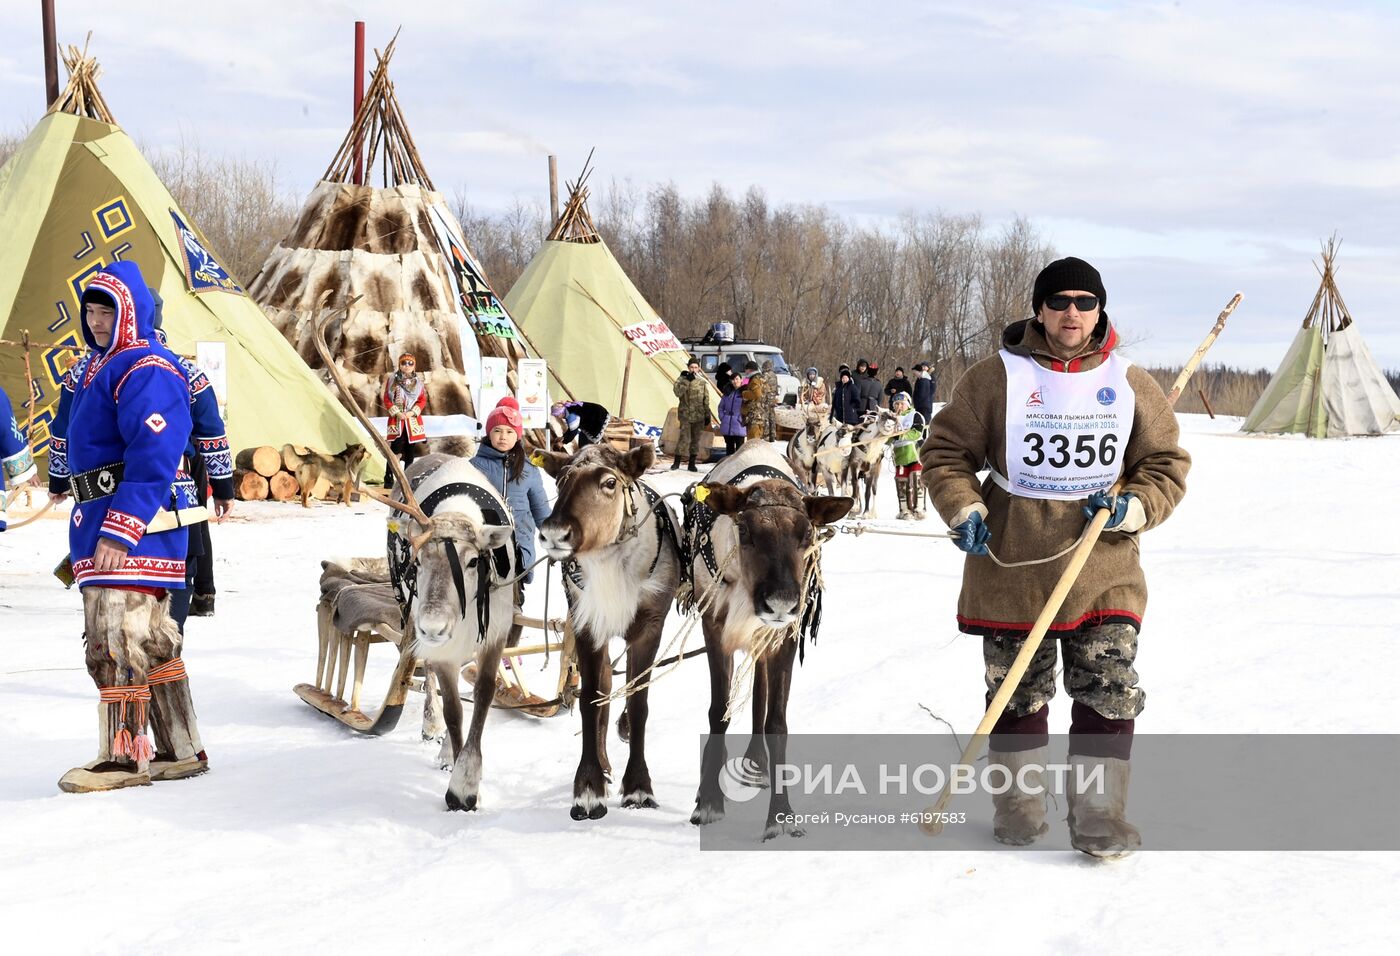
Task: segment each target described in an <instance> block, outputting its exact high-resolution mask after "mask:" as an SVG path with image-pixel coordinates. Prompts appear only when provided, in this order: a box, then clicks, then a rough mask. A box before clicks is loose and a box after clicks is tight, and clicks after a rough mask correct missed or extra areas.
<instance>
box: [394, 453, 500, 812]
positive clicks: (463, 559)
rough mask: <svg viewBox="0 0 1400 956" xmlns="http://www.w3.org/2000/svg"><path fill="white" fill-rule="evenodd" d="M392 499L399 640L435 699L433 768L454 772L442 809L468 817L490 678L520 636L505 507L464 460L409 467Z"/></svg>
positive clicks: (426, 460) (425, 461) (428, 459)
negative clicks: (462, 686)
mask: <svg viewBox="0 0 1400 956" xmlns="http://www.w3.org/2000/svg"><path fill="white" fill-rule="evenodd" d="M395 464H397V462H395ZM391 501H392V502H393V503H394V505H395V506H396V507H398V508H399V509H400V510H401V511H403V512H404V513H405V514H404V515H403V516H401V517H396V518H391V519H390V521H389V529H390V534H389V567H390V570H391V578H392V580H393V583H394V588H395V591H396V594H397V596H398V598H399V602H400V604H401V605H402V606H403V607H405V608H406V610H407V614H408V618H409V622H410V623H411V625H412V627H411V631H409V632H408V633H405V635H404V638H405V640H412V641H413V646H412V651H413V653H414V655H415V656H416V657H418V658H419V660H421V661H422V663H423V666H424V668H425V669H427V670H429V671H430V672H431V676H432V677H433V678H435V680H436V683H437V686H438V687H439V688H440V689H441V694H442V711H443V719H444V721H445V722H446V725H447V735H446V736H445V737H444V738H443V741H442V749H441V750H440V751H439V753H438V761H439V764H440V765H441V766H442V767H443V769H447V768H451V770H452V776H451V778H450V779H449V781H448V784H447V797H446V799H447V808H448V809H449V810H475V809H476V807H477V800H478V794H479V791H480V785H481V732H482V728H483V727H484V726H485V724H486V714H487V712H488V711H489V710H490V709H491V701H492V699H493V698H494V696H495V691H496V671H497V668H498V666H499V664H500V660H501V652H502V649H503V648H504V647H505V646H506V642H507V640H514V639H518V638H519V632H520V628H519V626H518V625H516V624H515V592H514V589H513V588H512V587H511V586H510V585H511V583H513V581H514V578H515V576H516V575H517V574H518V573H519V572H520V571H521V570H522V569H521V568H520V567H518V564H519V558H518V552H517V551H516V548H515V528H514V526H513V522H512V520H511V512H510V507H509V506H508V505H507V504H506V503H505V501H504V500H503V499H502V498H501V496H500V495H499V494H497V493H496V491H495V489H494V488H492V487H491V483H490V481H489V480H488V479H487V478H486V476H485V475H483V474H482V473H481V472H480V471H478V470H477V469H476V467H475V466H473V465H472V463H471V462H469V461H467V460H466V459H464V458H453V457H451V456H449V455H441V454H432V455H427V456H425V457H423V458H420V459H419V460H417V461H415V462H414V463H413V464H412V465H411V466H410V467H409V468H408V471H407V474H406V476H405V479H404V480H402V481H400V482H399V483H398V485H397V486H396V487H395V489H394V495H393V498H392V499H391ZM420 501H421V502H422V504H420V503H419V502H420ZM472 660H475V661H476V666H477V671H476V674H477V676H476V681H475V684H474V686H473V688H472V721H471V728H470V730H469V731H468V733H467V737H466V741H465V745H464V743H463V740H462V699H461V696H460V695H459V694H458V680H459V678H460V676H461V673H462V668H463V667H465V666H466V664H467V663H468V662H469V661H472ZM430 683H431V681H430Z"/></svg>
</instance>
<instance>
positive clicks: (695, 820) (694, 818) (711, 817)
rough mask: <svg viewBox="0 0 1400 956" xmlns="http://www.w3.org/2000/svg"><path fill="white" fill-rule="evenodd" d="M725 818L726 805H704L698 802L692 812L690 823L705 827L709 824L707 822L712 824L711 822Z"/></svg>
mask: <svg viewBox="0 0 1400 956" xmlns="http://www.w3.org/2000/svg"><path fill="white" fill-rule="evenodd" d="M723 819H724V807H723V806H718V807H715V806H704V805H702V804H696V805H695V810H694V811H693V812H692V813H691V814H690V823H691V825H692V826H697V827H703V826H705V825H707V824H710V823H718V822H719V821H720V820H723Z"/></svg>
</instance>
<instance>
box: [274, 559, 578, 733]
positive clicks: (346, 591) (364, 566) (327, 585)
mask: <svg viewBox="0 0 1400 956" xmlns="http://www.w3.org/2000/svg"><path fill="white" fill-rule="evenodd" d="M322 568H323V573H322V575H321V600H320V601H319V602H318V603H317V605H316V630H317V653H316V678H315V681H314V683H304V684H297V685H296V686H295V687H293V688H292V690H293V692H294V693H295V694H296V695H297V696H298V697H300V698H301V699H302V700H304V701H306V702H307V703H308V704H310V705H311V706H312V707H314V708H316V709H317V710H318V711H320V712H321V713H323V714H325V715H326V716H328V717H333V718H335V719H336V720H338V721H340V722H341V723H342V724H344V725H345V726H347V727H349V728H350V729H351V730H354V731H356V732H358V733H361V734H365V735H367V736H371V737H377V736H379V735H380V734H386V733H388V732H389V731H391V730H393V729H394V728H395V727H396V726H398V722H399V718H400V717H401V716H402V715H403V708H404V703H405V701H406V700H407V698H408V693H409V691H411V690H417V691H427V690H435V682H429V681H426V680H424V677H423V673H422V671H421V669H420V668H419V662H418V660H417V659H416V658H415V656H414V655H413V654H412V653H411V652H410V650H409V645H410V644H411V643H412V641H411V640H405V639H404V635H403V632H402V631H401V630H400V628H399V626H398V620H399V612H398V605H397V604H395V603H394V600H393V595H392V592H391V591H390V590H389V585H388V571H387V568H385V567H384V562H383V561H382V559H381V560H377V561H376V560H372V559H371V560H363V561H361V560H356V561H354V562H352V563H351V567H350V568H341V567H339V566H337V565H333V564H331V563H330V562H323V563H322ZM352 595H353V596H352ZM515 623H516V624H517V625H519V626H520V627H521V628H529V629H532V630H538V631H542V632H543V633H544V637H543V639H542V640H540V641H538V642H535V643H522V644H521V645H519V646H517V647H513V648H510V649H509V651H510V656H511V657H513V658H524V657H527V656H530V655H534V654H543V653H545V651H546V650H548V651H549V653H551V654H557V655H558V656H559V679H558V685H557V688H556V693H555V696H554V699H553V700H545V699H544V698H542V697H539V696H537V695H535V694H533V693H531V692H530V690H529V688H528V687H526V686H525V683H524V680H523V679H522V678H521V677H520V674H519V672H520V671H521V670H523V669H524V668H523V667H514V668H511V669H509V671H507V673H511V674H512V675H513V676H514V678H515V679H514V680H500V681H498V682H497V685H498V694H497V700H496V702H495V703H496V705H497V706H500V707H503V708H507V709H511V710H520V711H521V712H522V713H529V714H532V715H534V716H542V717H543V716H553V715H554V714H555V713H557V712H558V710H559V707H560V706H561V705H562V706H570V707H571V706H572V704H573V699H574V697H575V696H577V687H578V681H577V679H576V677H575V678H574V679H572V680H571V675H576V673H577V665H576V664H575V661H574V637H573V629H572V628H570V627H569V626H568V625H567V623H566V622H564V621H561V620H550V621H548V622H546V621H543V620H540V619H539V618H532V617H526V616H524V615H522V614H520V613H518V612H517V613H516V615H515ZM375 644H389V645H391V646H392V647H394V648H395V650H397V651H398V664H397V665H396V666H395V667H394V671H393V674H392V675H391V677H390V679H389V687H388V689H387V691H386V692H385V694H384V697H383V700H382V701H381V702H380V703H379V704H378V705H377V706H368V707H366V706H364V705H363V703H362V694H363V690H364V682H365V666H366V664H367V663H368V660H369V649H370V647H371V645H375ZM352 665H353V669H352ZM468 666H469V667H470V666H471V665H468ZM503 683H504V684H505V685H506V686H505V688H504V694H502V692H501V691H502V688H501V684H503ZM347 685H348V688H347ZM347 689H348V691H349V693H348V696H347ZM522 705H523V706H522Z"/></svg>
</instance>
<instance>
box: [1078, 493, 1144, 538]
mask: <svg viewBox="0 0 1400 956" xmlns="http://www.w3.org/2000/svg"><path fill="white" fill-rule="evenodd" d="M1136 499H1137V496H1136V495H1134V494H1133V493H1132V492H1130V491H1125V492H1123V493H1122V494H1121V495H1111V494H1109V493H1108V492H1107V491H1096V492H1094V493H1093V494H1092V495H1090V496H1089V501H1088V504H1086V505H1085V506H1084V517H1086V518H1092V517H1093V516H1094V515H1095V514H1097V513H1098V511H1099V509H1100V508H1106V509H1108V524H1106V525H1104V526H1103V529H1104V530H1105V531H1118V530H1133V531H1135V530H1137V529H1136V528H1123V527H1122V525H1123V520H1124V519H1125V518H1127V517H1128V508H1129V507H1130V506H1131V504H1132V503H1133V502H1134V501H1135V500H1136ZM1135 510H1136V511H1138V512H1139V513H1141V511H1142V503H1141V502H1138V507H1137V508H1136V509H1135ZM1139 527H1141V525H1140V524H1139Z"/></svg>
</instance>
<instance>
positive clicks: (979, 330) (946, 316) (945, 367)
mask: <svg viewBox="0 0 1400 956" xmlns="http://www.w3.org/2000/svg"><path fill="white" fill-rule="evenodd" d="M21 142H22V137H21V136H17V135H14V134H0V165H3V163H4V162H5V161H6V160H7V159H8V158H9V157H10V156H11V155H12V154H13V153H14V151H15V149H16V148H17V147H18V146H19V144H20V143H21ZM150 156H151V164H152V166H153V167H154V168H155V171H156V173H157V175H159V176H160V178H161V180H162V181H163V182H164V183H165V185H166V186H167V187H168V188H169V189H170V192H171V193H172V195H174V197H175V200H176V201H177V202H178V203H179V204H180V206H181V208H183V209H184V210H185V212H186V213H188V214H189V216H190V218H191V219H192V220H193V221H194V222H195V223H197V224H198V227H199V229H200V230H201V231H202V232H203V233H204V234H205V236H206V237H207V238H208V239H209V241H210V244H211V245H212V246H213V247H214V249H215V250H216V251H217V252H218V254H219V255H220V256H221V257H222V260H223V262H224V264H225V265H226V266H227V267H228V268H229V270H230V271H231V272H232V274H233V275H234V276H235V277H236V278H238V279H239V280H240V281H241V282H244V283H246V282H248V281H250V280H251V279H252V277H253V276H254V275H256V274H257V271H258V269H259V268H261V266H262V263H263V261H264V260H265V259H266V258H267V255H268V253H269V252H270V251H271V250H272V247H273V246H274V245H275V244H276V243H277V242H278V240H279V239H281V237H282V236H284V235H285V234H286V233H287V232H288V230H289V229H290V228H291V225H292V223H293V221H294V220H295V218H296V216H297V214H298V212H299V205H298V203H297V202H296V201H294V200H292V199H289V198H288V197H287V195H286V191H285V186H284V184H283V183H281V182H280V181H279V179H278V176H277V170H276V168H275V166H273V165H272V164H270V163H264V162H258V161H253V160H247V159H231V158H226V157H215V156H211V155H209V154H208V153H206V152H204V151H203V150H202V149H201V148H199V147H198V146H197V145H191V144H188V143H185V144H181V145H180V146H179V147H176V148H174V149H170V150H161V151H152V152H151V153H150ZM451 204H452V205H453V207H454V211H455V212H456V213H457V215H458V218H459V219H460V220H461V222H462V227H463V230H464V232H465V236H466V239H467V242H468V244H469V245H470V246H471V247H472V249H473V250H474V251H475V252H476V254H477V256H478V257H479V258H480V259H481V260H482V264H483V266H484V267H485V268H486V272H487V275H488V276H489V277H490V278H491V281H492V284H493V285H494V286H495V287H496V289H497V291H498V292H500V293H502V294H504V293H505V292H506V291H507V290H509V289H510V287H511V286H512V285H513V284H514V283H515V280H516V279H517V278H519V276H520V274H521V273H522V272H523V271H524V270H525V267H526V266H527V265H529V262H530V260H531V258H533V257H534V255H535V253H536V252H537V251H538V250H539V247H540V245H541V243H542V242H543V241H544V235H545V233H546V232H547V231H548V228H549V225H550V224H549V222H548V213H547V211H546V210H545V208H544V207H543V205H542V204H539V203H524V202H520V201H518V200H517V201H516V202H515V203H514V204H513V205H512V206H511V207H510V208H508V209H506V210H505V211H503V212H500V213H495V214H482V213H479V212H477V211H476V210H474V209H473V208H472V207H471V206H470V204H469V203H468V202H467V199H466V195H465V193H464V192H463V191H461V190H458V192H457V193H456V195H455V197H454V198H453V200H452V202H451ZM592 205H593V213H594V221H595V223H596V224H597V225H598V228H599V231H600V232H601V233H602V235H603V237H604V239H605V240H606V241H607V243H608V245H609V247H610V248H611V249H612V251H613V254H614V255H615V256H616V257H617V258H618V260H619V262H620V263H621V265H622V267H623V269H624V270H625V271H626V272H627V274H628V275H629V276H630V277H631V279H632V281H633V282H634V283H636V285H637V287H638V289H639V290H640V291H641V292H642V294H643V295H644V296H645V297H646V299H647V300H648V301H649V302H650V303H651V304H652V305H653V306H654V307H655V308H656V310H657V311H658V312H659V313H660V314H661V315H662V316H663V317H665V319H666V320H667V322H668V323H669V324H670V325H671V327H672V328H673V329H674V330H675V331H676V332H677V333H678V334H680V335H698V334H701V333H703V332H704V331H705V330H706V329H707V328H709V326H710V325H711V324H712V323H714V322H721V321H727V322H733V323H734V326H735V329H736V331H737V333H738V335H740V336H743V337H745V338H758V339H763V340H764V341H768V342H771V343H773V344H775V345H778V346H780V347H782V349H783V351H784V353H785V354H786V355H787V357H788V360H789V362H791V363H792V364H793V365H795V366H799V367H802V366H806V365H815V366H817V367H818V368H819V369H821V370H822V372H823V374H828V375H829V374H830V373H831V372H832V371H833V370H834V369H835V368H836V366H837V365H838V364H839V363H841V362H854V360H855V359H856V358H861V357H863V358H868V359H871V360H875V361H878V362H880V364H881V365H882V367H883V368H884V369H885V370H886V372H892V371H893V369H894V366H896V365H901V364H902V365H906V366H908V365H910V364H912V363H913V362H915V361H918V360H919V359H928V360H930V361H932V362H934V364H935V367H936V368H937V370H938V372H939V377H940V380H941V383H942V384H940V386H939V392H940V398H943V397H946V396H947V394H948V393H949V390H950V389H951V387H952V385H953V384H954V382H955V381H956V380H957V378H958V377H959V376H960V375H961V374H962V372H963V370H964V369H966V368H967V366H968V365H970V364H972V363H973V362H975V361H977V360H978V359H980V358H983V357H985V356H987V355H990V354H992V353H993V352H994V351H995V349H996V348H997V346H998V344H999V342H1000V339H1001V333H1002V330H1003V329H1004V328H1005V327H1006V325H1007V323H1008V322H1011V321H1015V320H1017V319H1020V318H1024V317H1025V316H1027V315H1029V314H1030V298H1031V295H1030V293H1031V286H1032V284H1033V282H1034V280H1035V275H1036V273H1037V272H1038V271H1039V269H1040V268H1041V267H1042V266H1043V265H1044V264H1045V263H1046V262H1048V261H1049V260H1050V259H1051V258H1053V256H1054V254H1055V253H1054V250H1053V249H1052V248H1051V247H1050V246H1049V245H1048V244H1047V243H1046V242H1045V241H1044V240H1043V239H1042V238H1041V236H1040V234H1039V233H1038V232H1037V230H1036V229H1035V227H1034V225H1033V224H1031V223H1030V222H1029V221H1027V220H1026V219H1023V218H1017V219H1015V220H1013V221H1012V222H1010V223H1008V224H1006V225H1003V226H1001V227H999V228H991V227H989V226H987V225H986V224H985V223H984V222H983V221H982V220H981V218H980V217H978V216H975V215H950V214H946V213H912V212H911V213H906V214H904V215H903V216H901V217H899V219H898V220H897V221H896V222H895V223H894V224H893V225H891V226H888V227H883V228H877V227H870V226H860V225H856V224H854V223H852V222H851V221H849V220H847V219H843V218H842V217H840V216H837V215H836V214H834V213H832V212H831V211H830V210H828V209H826V208H825V207H822V206H815V205H794V204H783V205H774V204H772V203H770V202H769V201H768V199H767V198H766V197H765V196H764V194H763V192H762V191H761V190H759V189H757V188H751V189H749V190H748V191H747V192H746V193H745V194H744V195H743V196H742V197H736V196H733V195H731V194H730V193H729V192H727V191H726V190H724V189H723V188H721V187H719V186H715V187H713V188H712V189H711V190H710V191H709V192H708V193H707V194H706V195H705V196H703V197H700V198H696V199H687V198H686V197H684V196H682V195H681V193H680V191H679V189H678V188H677V187H676V186H675V185H674V184H666V185H661V186H656V187H653V188H651V189H647V190H641V189H639V188H637V187H636V186H635V185H634V184H633V183H631V182H630V181H622V182H617V181H614V182H613V183H612V184H611V185H609V186H608V187H607V188H605V189H603V190H601V191H600V192H599V193H597V194H595V196H594V198H593V203H592ZM1149 371H1151V372H1152V374H1153V375H1154V376H1155V377H1156V378H1157V380H1158V381H1159V382H1160V383H1161V384H1162V386H1163V387H1164V388H1167V387H1170V385H1171V382H1172V381H1173V380H1174V378H1175V377H1176V372H1177V370H1175V369H1168V368H1154V369H1149ZM1386 374H1387V377H1388V378H1389V379H1390V382H1391V384H1392V386H1394V387H1396V388H1397V390H1400V370H1392V371H1388V372H1387V373H1386ZM1270 375H1271V371H1270V370H1268V369H1255V370H1242V369H1234V368H1227V367H1224V366H1220V365H1209V366H1206V367H1204V368H1202V369H1201V370H1200V371H1199V372H1198V373H1197V377H1196V379H1195V380H1194V381H1193V383H1192V386H1191V388H1190V389H1189V390H1188V393H1187V394H1186V395H1183V396H1182V398H1181V402H1180V404H1179V406H1178V407H1179V409H1180V410H1181V411H1185V412H1204V411H1205V407H1204V406H1203V405H1202V403H1201V400H1200V398H1199V396H1198V394H1197V389H1198V388H1199V389H1201V390H1202V391H1204V392H1205V395H1206V398H1207V400H1208V401H1209V402H1210V405H1211V408H1212V409H1213V410H1214V411H1215V412H1216V413H1217V414H1222V415H1244V414H1247V413H1248V411H1249V409H1250V408H1251V407H1252V406H1253V404H1254V402H1255V400H1257V398H1258V397H1259V395H1260V393H1262V391H1263V389H1264V387H1265V386H1266V385H1267V384H1268V381H1269V378H1270Z"/></svg>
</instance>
